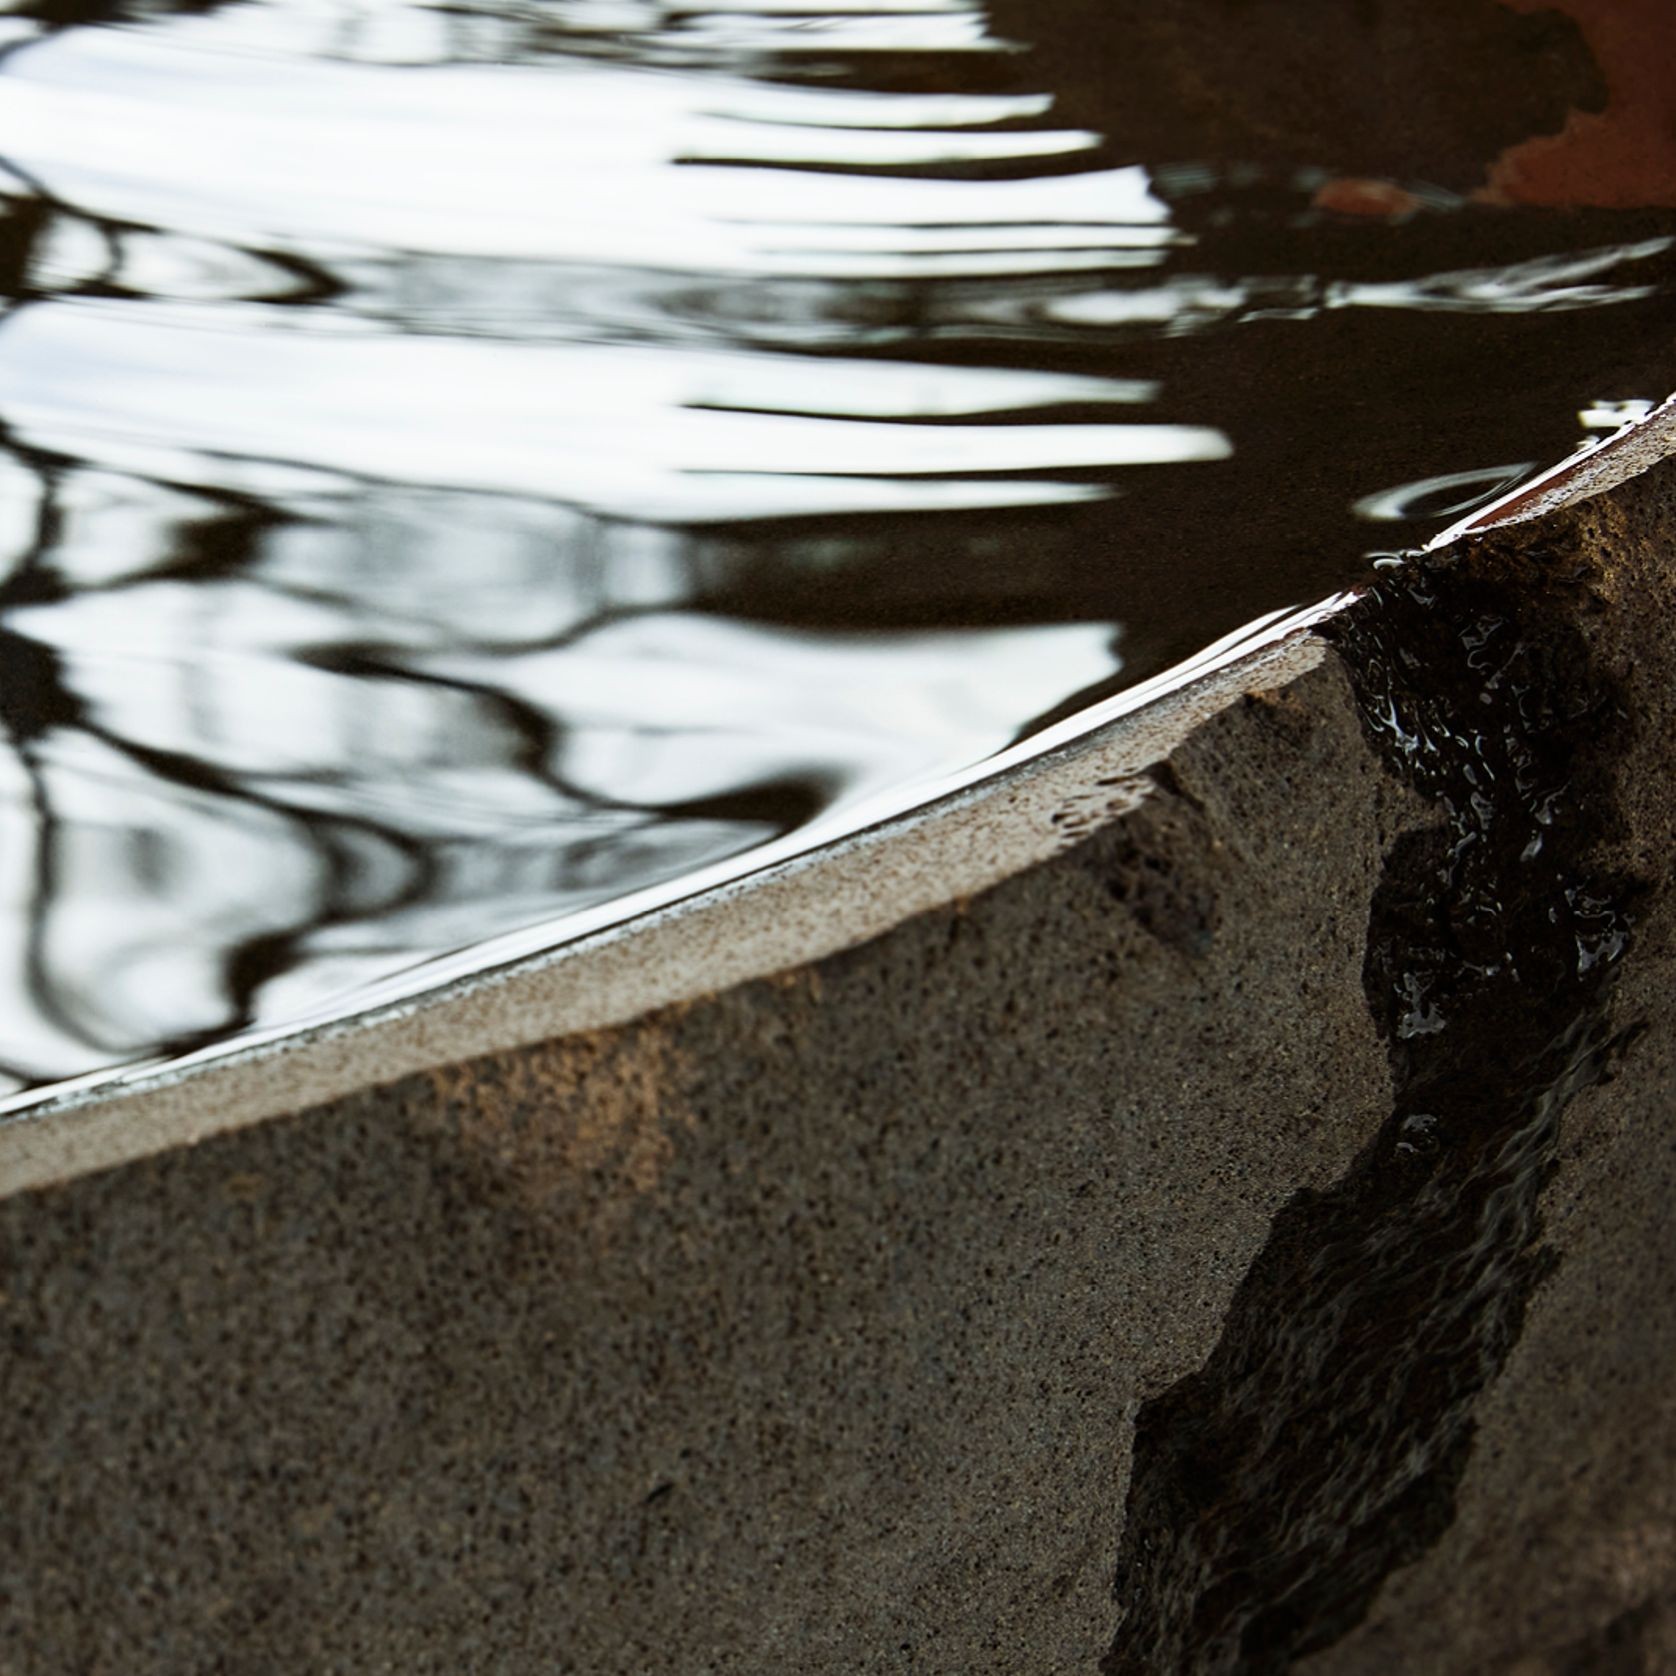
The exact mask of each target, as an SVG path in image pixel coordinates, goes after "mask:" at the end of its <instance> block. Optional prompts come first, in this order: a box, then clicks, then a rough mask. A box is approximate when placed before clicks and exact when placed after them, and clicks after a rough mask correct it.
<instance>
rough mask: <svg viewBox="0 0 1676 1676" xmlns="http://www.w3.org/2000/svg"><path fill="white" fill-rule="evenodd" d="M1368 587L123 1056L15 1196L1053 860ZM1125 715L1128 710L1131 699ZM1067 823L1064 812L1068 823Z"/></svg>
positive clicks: (802, 946) (505, 1043)
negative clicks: (849, 805)
mask: <svg viewBox="0 0 1676 1676" xmlns="http://www.w3.org/2000/svg"><path fill="white" fill-rule="evenodd" d="M1354 597H1356V596H1355V595H1353V594H1350V593H1341V594H1336V595H1333V596H1332V597H1331V598H1330V599H1328V600H1325V601H1322V602H1320V603H1319V604H1317V605H1315V606H1311V607H1309V608H1307V609H1304V610H1299V611H1294V612H1286V613H1282V614H1278V615H1277V617H1276V618H1273V619H1265V620H1263V621H1262V622H1260V623H1259V624H1258V625H1254V628H1253V630H1247V631H1242V633H1241V634H1239V635H1236V636H1230V637H1229V638H1228V640H1227V641H1224V642H1221V643H1219V648H1213V649H1212V650H1213V651H1219V655H1218V656H1216V657H1214V658H1213V657H1212V656H1211V654H1210V653H1203V654H1200V655H1199V656H1198V657H1196V658H1194V659H1192V660H1189V661H1188V662H1187V663H1185V664H1182V665H1180V666H1178V667H1177V668H1176V669H1175V670H1171V671H1169V672H1167V673H1166V674H1165V675H1163V676H1160V677H1159V678H1158V679H1157V680H1156V681H1154V682H1148V683H1146V684H1145V685H1144V686H1143V687H1140V688H1137V689H1134V690H1133V691H1131V692H1129V693H1125V694H1120V695H1118V697H1117V698H1115V699H1113V700H1111V701H1108V703H1107V704H1104V705H1101V706H1098V707H1096V708H1095V709H1093V710H1091V711H1089V712H1086V713H1084V714H1083V715H1080V716H1077V717H1073V718H1070V719H1069V720H1068V721H1067V722H1065V723H1062V724H1060V725H1059V726H1057V727H1055V728H1053V729H1051V730H1049V731H1047V732H1046V733H1044V734H1042V735H1038V736H1036V737H1035V738H1032V739H1030V740H1028V741H1025V742H1024V743H1022V744H1021V745H1019V746H1016V747H1014V748H1012V749H1010V750H1009V751H1007V752H1006V753H1004V754H1003V755H1002V756H1000V757H997V758H992V759H990V761H988V762H986V763H984V764H981V765H979V766H978V768H977V769H975V770H973V771H972V772H971V773H970V774H969V775H967V776H966V777H965V781H964V783H962V784H959V785H956V786H953V787H948V788H943V789H942V790H941V793H940V795H938V796H937V797H936V798H935V799H934V800H929V801H926V802H922V803H919V804H918V805H916V806H914V807H912V808H909V809H905V810H894V811H890V812H888V813H886V814H885V815H883V816H882V817H881V818H879V819H876V820H874V821H872V822H870V823H869V824H868V825H867V826H866V827H865V828H863V829H860V830H856V831H852V832H850V833H849V834H847V835H846V836H843V837H840V838H827V839H824V840H821V839H819V838H815V839H814V840H812V841H811V842H810V843H806V844H805V845H804V846H802V847H801V848H800V849H799V850H798V851H797V853H795V854H792V855H789V856H786V857H783V858H779V859H774V860H770V861H769V862H767V863H765V864H763V865H760V866H756V867H753V868H751V869H750V870H749V871H748V872H744V873H743V874H736V875H735V876H734V877H731V878H728V879H724V880H721V881H717V882H713V883H708V884H705V885H700V886H698V887H696V888H694V889H692V890H689V891H687V892H684V893H682V894H681V895H680V897H679V898H678V899H677V900H674V901H670V902H665V903H662V904H657V905H654V906H652V907H650V908H648V909H647V910H646V911H643V912H641V913H640V914H638V915H637V916H636V917H633V918H621V919H619V920H618V921H617V922H616V923H614V924H612V925H610V926H608V927H605V928H602V929H600V930H599V931H597V932H594V933H593V934H591V935H584V936H581V937H578V938H576V939H573V940H570V941H567V942H565V943H564V944H562V945H560V946H558V947H554V948H548V949H545V950H543V951H541V952H540V953H535V954H525V955H523V956H522V957H519V956H517V955H514V956H512V957H511V958H510V962H509V963H505V964H499V965H496V966H494V967H493V968H492V969H485V968H484V967H483V966H479V968H478V969H477V970H475V971H472V972H469V973H465V974H462V975H459V976H457V977H454V978H452V979H449V980H446V981H443V982H440V983H435V984H432V985H428V986H426V987H425V988H423V989H422V990H420V991H419V992H417V993H415V994H412V995H408V996H403V997H400V998H398V999H394V1000H391V1001H389V1002H387V1003H386V1004H384V1005H383V1006H379V1007H376V1008H371V1009H366V1010H362V1011H358V1012H356V1013H355V1014H353V1015H351V1016H350V1017H347V1018H343V1019H337V1020H332V1021H329V1022H323V1023H319V1024H315V1025H303V1026H299V1027H294V1028H286V1029H283V1030H276V1031H275V1032H273V1033H272V1035H271V1036H269V1037H266V1038H263V1039H259V1040H256V1041H252V1040H251V1039H250V1038H248V1037H246V1038H243V1039H242V1040H240V1041H239V1042H238V1043H236V1044H229V1045H228V1046H227V1047H224V1048H221V1049H215V1048H212V1049H208V1050H205V1051H204V1052H203V1053H200V1054H197V1055H194V1056H192V1057H190V1058H188V1059H179V1060H172V1061H170V1062H168V1063H166V1064H162V1065H156V1064H152V1065H143V1066H138V1067H124V1068H119V1069H117V1070H115V1071H112V1072H108V1073H101V1074H99V1075H97V1076H96V1077H94V1078H89V1079H85V1080H84V1082H83V1083H82V1084H81V1085H79V1086H75V1087H73V1088H71V1089H69V1090H63V1089H62V1088H61V1089H60V1091H58V1092H56V1093H54V1094H52V1095H50V1096H49V1097H47V1098H46V1099H43V1100H38V1101H37V1102H35V1103H33V1104H30V1105H25V1106H22V1107H20V1108H14V1109H13V1110H12V1111H10V1112H8V1113H5V1114H4V1115H0V1198H5V1197H7V1196H9V1195H11V1194H13V1193H18V1192H23V1191H27V1190H30V1189H32V1188H37V1187H43V1186H48V1185H50V1184H52V1183H54V1182H57V1181H62V1180H67V1179H70V1178H72V1177H75V1176H79V1175H84V1174H88V1173H90V1172H92V1171H95V1170H100V1169H107V1168H111V1167H114V1166H116V1165H119V1164H123V1163H128V1162H132V1161H133V1160H135V1159H138V1158H142V1157H146V1156H149V1155H152V1154H155V1153H158V1152H163V1151H168V1150H170V1149H172V1148H174V1147H177V1146H189V1145H193V1144H195V1143H197V1142H198V1141H201V1140H204V1139H207V1138H208V1137H209V1136H211V1135H214V1134H218V1133H221V1132H223V1131H227V1130H231V1129H237V1128H242V1127H245V1126H246V1125H248V1124H252V1123H257V1122H261V1121H263V1120H265V1119H268V1118H272V1117H277V1116H280V1115H283V1114H285V1113H288V1112H296V1111H301V1110H305V1109H307V1108H309V1107H312V1106H316V1105H319V1104H322V1103H324V1102H326V1101H328V1100H332V1099H336V1098H340V1097H342V1096H344V1095H348V1094H352V1093H355V1092H356V1091H358V1090H360V1089H362V1088H369V1087H374V1086H377V1085H379V1084H382V1083H388V1082H391V1081H394V1080H396V1079H397V1078H400V1077H403V1076H407V1075H411V1074H413V1073H416V1072H422V1071H425V1070H429V1069H433V1068H435V1067H437V1066H440V1065H444V1064H449V1063H452V1062H455V1061H458V1060H462V1059H467V1058H471V1057H474V1056H477V1055H480V1054H486V1053H494V1052H504V1051H509V1050H513V1049H516V1048H519V1047H524V1046H528V1045H530V1044H532V1043H535V1042H540V1041H546V1040H551V1039H554V1038H557V1037H561V1036H567V1035H574V1034H577V1033H580V1032H585V1031H590V1030H600V1029H606V1028H610V1027H613V1026H617V1025H621V1024H625V1023H627V1022H629V1021H631V1020H632V1019H634V1018H638V1017H642V1016H644V1015H645V1014H647V1013H650V1012H654V1011H656V1010H657V1009H659V1008H661V1007H667V1006H672V1005H676V1004H679V1003H682V1002H690V1001H693V1000H697V999H699V998H700V997H702V996H705V995H709V994H714V993H716V992H717V991H719V990H722V989H727V988H730V987H733V986H734V985H737V984H739V983H743V982H747V981H750V980H751V979H754V978H763V977H769V976H773V975H775V974H777V973H783V972H786V971H788V970H792V969H795V968H797V967H800V966H802V965H805V964H806V963H808V962H810V961H814V960H819V959H821V958H824V957H826V956H828V955H831V954H835V953H838V952H840V951H841V950H843V949H845V948H850V947H854V946H856V945H857V944H860V943H863V942H867V941H869V940H871V939H872V938H874V937H878V936H881V935H883V934H884V933H885V932H887V931H889V930H890V929H891V928H892V927H893V926H895V925H899V924H901V923H902V922H903V921H905V920H907V919H910V918H912V917H914V916H915V915H916V914H920V913H924V912H928V911H930V910H931V909H934V908H937V907H941V906H944V905H946V904H947V903H949V902H951V901H956V900H959V899H960V898H962V897H966V896H971V895H975V894H977V893H978V892H980V891H982V890H986V889H988V888H990V887H992V886H993V885H996V884H998V883H1000V882H1001V881H1002V880H1004V879H1006V878H1009V877H1011V876H1013V875H1015V874H1017V873H1020V872H1022V871H1024V870H1025V869H1027V868H1029V867H1031V866H1033V865H1035V864H1037V863H1039V862H1041V861H1044V860H1047V859H1048V858H1050V857H1051V856H1052V855H1054V854H1056V853H1058V852H1059V851H1060V850H1062V849H1064V848H1065V847H1067V844H1068V842H1069V841H1070V836H1069V834H1068V830H1067V826H1066V825H1065V824H1064V820H1065V816H1066V815H1067V814H1068V813H1069V814H1070V815H1072V816H1074V817H1077V819H1076V820H1075V821H1073V830H1075V831H1077V832H1078V833H1081V832H1086V831H1089V830H1092V826H1091V825H1090V824H1088V823H1089V822H1093V823H1094V824H1098V823H1100V822H1101V821H1103V820H1104V819H1108V818H1111V817H1113V816H1115V815H1117V814H1121V813H1122V812H1123V811H1124V810H1125V809H1126V808H1130V807H1133V806H1134V805H1135V804H1136V803H1137V802H1139V800H1140V799H1141V797H1142V796H1143V795H1144V787H1143V786H1142V785H1141V783H1140V781H1139V777H1140V776H1142V775H1144V774H1145V771H1146V770H1147V769H1148V768H1150V767H1152V766H1154V765H1155V764H1157V763H1158V762H1160V761H1162V760H1164V759H1165V758H1166V757H1168V756H1169V755H1170V753H1171V752H1172V751H1174V750H1175V749H1176V748H1177V746H1179V745H1180V744H1181V742H1182V741H1183V740H1184V739H1186V738H1187V737H1188V736H1189V735H1190V734H1191V733H1193V732H1194V731H1196V730H1197V729H1198V728H1199V727H1200V726H1202V725H1203V724H1204V723H1205V722H1207V721H1209V720H1210V719H1211V718H1212V717H1213V716H1215V715H1217V714H1219V713H1220V712H1221V711H1222V710H1224V709H1225V708H1227V707H1228V706H1229V705H1230V704H1233V703H1236V702H1237V701H1238V700H1240V699H1241V698H1243V697H1245V696H1246V695H1248V694H1250V693H1252V692H1255V691H1261V690H1265V689H1273V688H1277V687H1281V686H1285V685H1287V684H1289V683H1290V682H1292V681H1294V680H1296V679H1298V678H1299V677H1300V676H1302V675H1304V674H1306V673H1308V672H1309V671H1310V670H1312V669H1314V668H1316V667H1317V666H1318V665H1319V664H1321V663H1322V662H1323V661H1324V660H1325V658H1326V656H1327V651H1326V646H1325V644H1324V642H1323V641H1322V640H1321V639H1320V638H1319V637H1318V636H1317V635H1315V634H1313V633H1312V632H1310V631H1311V630H1312V629H1313V628H1314V627H1315V626H1316V625H1317V624H1319V623H1320V622H1322V621H1324V620H1325V619H1326V618H1327V617H1329V616H1332V615H1335V614H1336V613H1337V612H1338V611H1339V610H1341V609H1343V608H1344V606H1346V605H1347V604H1348V603H1349V602H1350V601H1351V600H1352V599H1353V598H1354ZM1114 710H1115V711H1116V712H1117V713H1115V714H1113V713H1112V712H1113V711H1114ZM1056 817H1058V818H1057V819H1056Z"/></svg>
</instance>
